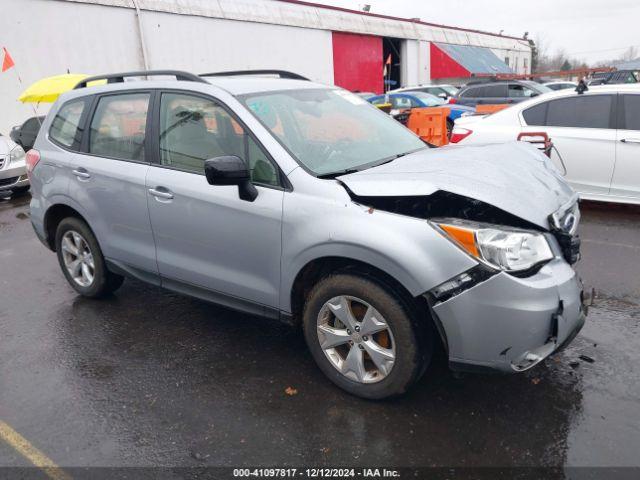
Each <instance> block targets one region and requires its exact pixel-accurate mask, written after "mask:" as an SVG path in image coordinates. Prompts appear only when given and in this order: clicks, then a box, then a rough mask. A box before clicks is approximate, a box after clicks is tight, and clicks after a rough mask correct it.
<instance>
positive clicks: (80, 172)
mask: <svg viewBox="0 0 640 480" xmlns="http://www.w3.org/2000/svg"><path fill="white" fill-rule="evenodd" d="M71 173H73V174H74V175H75V176H76V177H78V179H81V178H84V179H88V178H91V174H90V173H89V172H87V171H86V170H85V169H84V168H76V169H75V170H71Z"/></svg>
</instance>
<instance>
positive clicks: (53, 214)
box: [44, 203, 93, 252]
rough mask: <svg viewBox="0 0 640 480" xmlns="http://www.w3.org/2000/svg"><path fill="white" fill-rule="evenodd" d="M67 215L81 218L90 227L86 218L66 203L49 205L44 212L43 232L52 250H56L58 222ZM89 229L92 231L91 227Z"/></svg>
mask: <svg viewBox="0 0 640 480" xmlns="http://www.w3.org/2000/svg"><path fill="white" fill-rule="evenodd" d="M68 217H74V218H78V219H80V220H82V221H83V222H84V223H86V224H87V226H89V229H91V226H90V225H89V222H87V220H86V218H84V216H83V215H82V214H81V213H80V212H79V211H78V210H77V209H76V208H74V207H72V206H70V205H68V204H66V203H56V204H54V205H51V206H50V207H49V208H48V209H47V211H46V213H45V214H44V232H45V241H46V243H47V246H48V247H49V248H50V249H51V250H52V251H54V252H55V251H56V241H55V240H56V230H57V229H58V225H60V222H61V221H62V220H64V219H65V218H68ZM91 230H92V231H93V229H91Z"/></svg>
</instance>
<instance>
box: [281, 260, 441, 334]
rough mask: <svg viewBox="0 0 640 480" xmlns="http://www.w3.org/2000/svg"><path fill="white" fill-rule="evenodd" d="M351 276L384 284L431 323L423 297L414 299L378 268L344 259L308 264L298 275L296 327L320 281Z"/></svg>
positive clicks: (293, 298) (294, 307)
mask: <svg viewBox="0 0 640 480" xmlns="http://www.w3.org/2000/svg"><path fill="white" fill-rule="evenodd" d="M338 272H340V273H352V274H356V275H361V276H365V277H369V278H372V279H374V280H375V281H377V282H378V283H381V284H383V285H384V286H386V287H387V288H389V289H390V290H392V291H393V292H394V293H395V294H398V295H399V296H400V297H401V299H402V300H403V301H404V302H405V303H406V304H407V305H408V307H410V308H415V309H418V311H419V313H420V315H421V317H424V318H428V319H429V321H431V314H430V311H429V307H428V305H427V303H426V300H425V299H424V298H423V297H421V296H419V295H418V296H414V295H413V294H412V293H411V292H410V290H409V289H408V288H407V287H406V286H405V285H403V283H402V282H401V281H399V280H398V279H396V278H395V277H394V276H392V275H391V274H389V273H387V272H385V271H384V270H382V269H381V268H379V267H376V266H375V265H372V264H370V263H368V262H365V261H362V260H358V259H355V258H349V257H343V256H324V257H318V258H315V259H313V260H310V261H308V262H307V263H306V264H305V265H304V266H303V267H302V268H301V269H300V270H299V271H298V273H297V275H296V276H295V279H294V280H293V283H292V285H291V288H290V290H289V292H290V305H291V313H292V318H293V321H294V323H296V324H298V323H299V322H300V321H301V318H302V310H303V308H304V302H305V298H306V297H307V295H308V293H309V291H310V290H311V289H312V288H313V286H314V285H315V284H317V282H318V281H320V280H321V279H322V278H325V277H326V276H328V275H331V274H334V273H338Z"/></svg>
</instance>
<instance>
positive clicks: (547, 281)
mask: <svg viewBox="0 0 640 480" xmlns="http://www.w3.org/2000/svg"><path fill="white" fill-rule="evenodd" d="M433 312H434V313H435V315H436V316H437V320H438V323H439V324H440V326H441V327H442V331H443V333H444V335H445V336H446V343H447V348H448V352H449V362H450V365H451V367H452V368H454V369H456V370H487V369H488V370H499V371H503V372H520V371H524V370H527V369H529V368H531V367H533V366H534V365H536V364H537V363H539V362H541V361H542V360H544V359H545V358H546V357H548V356H549V355H551V354H552V353H553V352H555V351H557V350H558V349H560V348H562V347H564V346H566V344H568V343H569V342H570V341H572V340H573V338H575V336H576V335H577V333H578V331H579V330H580V329H581V328H582V326H583V325H584V322H585V316H586V311H585V309H584V307H583V303H582V285H581V283H580V280H579V278H578V276H577V274H576V273H575V271H574V270H573V269H572V268H571V266H569V264H567V263H566V262H565V261H564V260H562V259H559V258H556V259H555V260H553V261H552V262H550V263H548V264H547V265H545V266H544V267H542V269H540V271H539V272H538V273H536V274H535V275H533V276H531V277H528V278H518V277H514V276H512V275H509V274H507V273H504V272H501V273H498V274H496V275H494V276H492V277H491V278H489V279H488V280H486V281H484V282H482V283H479V284H478V285H475V286H473V287H472V288H470V289H468V290H466V291H464V292H462V293H460V294H459V295H456V296H455V297H453V298H450V299H449V300H446V301H445V302H442V303H439V304H435V305H433Z"/></svg>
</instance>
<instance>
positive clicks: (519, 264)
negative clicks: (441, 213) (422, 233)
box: [433, 219, 553, 272]
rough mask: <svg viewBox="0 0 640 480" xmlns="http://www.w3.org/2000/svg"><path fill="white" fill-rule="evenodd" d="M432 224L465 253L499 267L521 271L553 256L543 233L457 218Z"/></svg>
mask: <svg viewBox="0 0 640 480" xmlns="http://www.w3.org/2000/svg"><path fill="white" fill-rule="evenodd" d="M433 223H434V224H435V225H436V226H437V228H438V229H439V230H440V231H441V232H442V233H443V234H444V236H445V237H447V238H448V239H449V240H451V241H452V242H454V243H455V244H456V245H458V246H459V247H460V248H462V249H463V250H464V251H465V252H466V253H468V254H469V255H471V256H472V257H474V258H476V259H478V260H480V261H482V262H483V263H485V264H487V265H489V266H490V267H493V268H495V269H498V270H504V271H507V272H521V271H525V270H529V269H530V268H533V267H534V266H536V265H538V264H540V263H542V262H546V261H548V260H551V259H552V258H553V253H552V251H551V247H550V246H549V243H548V242H547V239H546V238H545V236H544V235H543V234H542V233H538V232H534V231H530V230H521V229H517V228H509V227H503V226H497V225H489V224H483V223H476V222H467V221H463V220H458V219H444V220H438V221H433Z"/></svg>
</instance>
